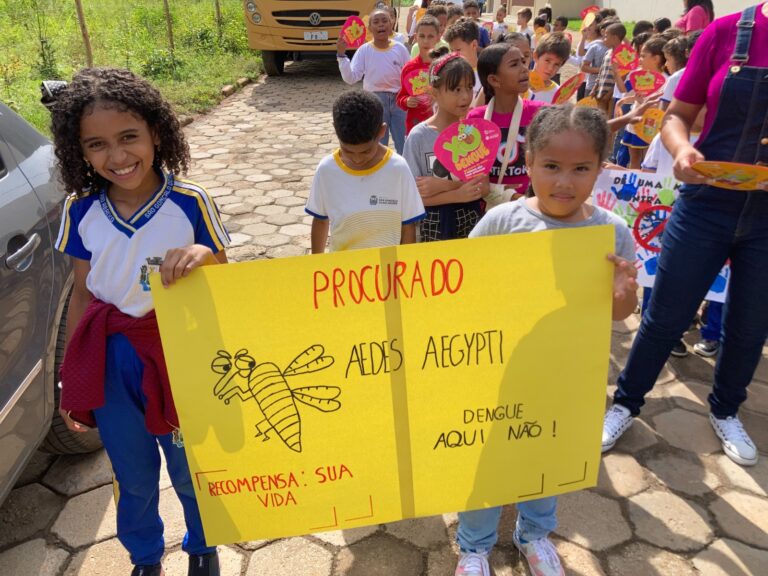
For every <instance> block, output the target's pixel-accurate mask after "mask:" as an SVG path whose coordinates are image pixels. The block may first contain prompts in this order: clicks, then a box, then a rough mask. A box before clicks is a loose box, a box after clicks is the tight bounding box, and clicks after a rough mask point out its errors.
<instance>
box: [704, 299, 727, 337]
mask: <svg viewBox="0 0 768 576" xmlns="http://www.w3.org/2000/svg"><path fill="white" fill-rule="evenodd" d="M722 331H723V303H722V302H709V303H708V304H707V321H706V322H705V323H704V324H703V325H702V327H701V337H702V339H704V340H715V341H716V342H720V340H721V338H722Z"/></svg>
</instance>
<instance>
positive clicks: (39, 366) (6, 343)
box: [0, 103, 101, 502]
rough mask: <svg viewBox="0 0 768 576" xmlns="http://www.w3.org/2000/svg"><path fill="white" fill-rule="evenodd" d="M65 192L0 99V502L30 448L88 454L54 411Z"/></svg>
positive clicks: (96, 443) (67, 274)
mask: <svg viewBox="0 0 768 576" xmlns="http://www.w3.org/2000/svg"><path fill="white" fill-rule="evenodd" d="M64 196H65V194H64V191H63V189H62V187H61V186H60V185H59V183H58V180H57V173H56V171H55V169H54V154H53V146H52V144H51V142H50V141H49V140H48V139H47V138H45V137H44V136H43V135H41V134H40V133H39V132H38V131H37V130H35V129H34V128H32V126H30V125H29V124H28V123H27V122H25V121H24V120H22V119H21V118H20V117H19V116H18V115H16V114H15V113H14V112H13V111H11V110H10V109H9V108H8V107H7V106H5V105H4V104H2V103H0V258H2V261H0V502H2V500H3V499H4V498H5V496H6V495H7V494H8V492H9V491H10V490H11V488H12V487H13V484H14V482H15V481H16V478H17V477H18V476H19V474H20V473H21V472H22V470H23V469H24V466H25V464H26V462H27V461H28V460H29V458H30V457H31V456H32V454H33V453H34V452H35V450H37V448H38V447H42V449H43V450H46V451H48V452H54V453H61V454H65V453H66V454H74V453H81V452H91V451H93V450H96V449H98V448H99V447H100V446H101V442H100V440H99V437H98V433H97V432H95V431H91V432H88V433H83V434H79V433H74V432H70V431H69V430H67V428H66V425H65V424H64V422H63V421H62V420H61V418H60V417H59V415H58V410H57V407H58V403H59V399H58V397H59V390H58V387H57V386H56V382H58V371H59V364H60V362H61V359H62V357H63V354H64V350H63V348H64V331H65V323H66V306H67V300H68V296H69V292H70V289H71V287H72V265H71V263H70V262H69V259H68V258H66V257H64V256H63V255H62V254H60V253H58V252H57V251H56V250H55V249H54V241H55V240H56V235H57V233H58V229H59V224H60V222H61V210H62V205H63V201H64Z"/></svg>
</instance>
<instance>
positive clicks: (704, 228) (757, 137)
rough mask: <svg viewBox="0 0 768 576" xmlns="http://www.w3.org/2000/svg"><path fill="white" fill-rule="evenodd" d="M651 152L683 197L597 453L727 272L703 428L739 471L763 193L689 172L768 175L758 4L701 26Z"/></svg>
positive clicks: (762, 248)
mask: <svg viewBox="0 0 768 576" xmlns="http://www.w3.org/2000/svg"><path fill="white" fill-rule="evenodd" d="M704 106H706V108H707V112H706V118H705V122H704V130H703V132H702V134H701V137H700V138H699V139H698V140H697V142H696V144H695V146H694V145H691V143H690V131H691V126H692V125H693V124H694V122H695V120H696V117H697V116H698V114H699V112H700V111H701V110H702V108H703V107H704ZM662 140H663V141H664V145H665V146H666V147H667V149H668V150H669V151H670V153H671V154H672V156H674V158H675V165H674V172H675V176H676V178H677V179H678V180H679V181H681V182H683V185H682V186H681V187H680V195H679V197H678V199H677V201H676V202H675V208H674V210H673V211H672V214H671V216H670V217H669V219H668V220H667V221H666V226H665V227H664V230H663V240H662V244H663V248H662V250H661V254H660V255H659V260H658V272H657V275H656V283H655V285H654V287H653V295H652V296H651V302H650V305H649V306H648V310H647V311H646V313H645V315H644V316H643V320H642V323H641V325H640V330H639V331H638V334H637V338H635V341H634V343H633V345H632V351H631V352H630V354H629V358H628V359H627V363H626V366H625V368H624V370H623V371H622V373H621V374H620V375H619V378H618V382H617V384H618V389H617V391H616V394H615V395H614V397H613V400H614V404H613V406H611V408H610V409H609V410H608V412H607V414H606V416H605V421H604V424H603V451H604V452H605V451H606V450H609V449H610V448H612V447H613V445H614V444H615V443H616V441H617V440H618V438H619V437H620V436H621V435H622V433H623V432H624V431H625V430H627V429H628V428H629V426H630V425H631V424H632V420H633V416H637V415H638V414H639V413H640V408H641V407H642V405H643V403H644V397H645V395H646V394H647V393H648V392H649V391H650V390H651V389H652V388H653V386H654V384H655V382H656V378H657V377H658V375H659V373H660V372H661V369H662V368H663V366H664V363H665V362H666V360H667V357H668V356H669V353H670V351H671V350H672V347H673V346H674V345H675V344H676V343H677V342H678V340H679V339H680V337H681V336H682V334H683V332H684V331H685V330H686V328H687V327H688V326H689V325H690V323H691V318H693V316H694V314H695V313H696V309H697V308H698V306H699V303H700V302H701V300H702V299H703V298H704V295H705V294H706V293H707V291H708V289H709V287H710V286H711V285H712V282H713V281H714V280H715V279H716V278H717V276H718V273H719V271H720V269H721V268H722V266H723V264H724V263H725V262H726V261H728V260H730V263H731V274H730V285H729V287H728V296H727V300H726V304H725V312H724V318H723V325H724V336H723V338H722V344H721V346H720V354H719V356H718V358H717V364H716V366H715V373H714V386H713V389H712V393H711V394H710V395H709V398H708V400H709V408H710V415H709V420H710V423H711V424H712V427H713V428H714V431H715V433H716V434H717V436H718V438H720V441H721V443H722V446H723V450H724V452H725V454H726V455H727V456H728V457H729V458H730V459H731V460H733V461H734V462H736V463H738V464H741V465H743V466H751V465H754V464H756V463H757V459H758V452H757V447H756V446H755V444H754V442H752V440H751V439H750V437H749V435H748V434H747V431H746V430H745V429H744V426H743V425H742V423H741V421H740V420H739V415H738V412H739V408H740V406H741V405H742V403H743V402H744V400H746V398H747V386H748V385H749V384H750V382H751V380H752V377H753V375H754V373H755V369H756V368H757V365H758V363H759V362H760V358H761V357H762V354H763V345H764V344H765V341H766V338H768V298H767V297H766V295H767V294H768V184H763V185H761V188H759V189H755V190H749V191H735V190H730V189H726V188H722V187H719V186H717V183H716V182H712V181H710V180H709V179H707V178H706V177H704V176H702V175H701V174H699V173H698V172H697V171H696V170H694V169H693V167H692V166H693V165H694V164H695V163H697V162H700V161H704V160H710V161H716V162H737V163H741V164H748V165H761V166H768V3H763V4H760V5H758V6H752V7H750V8H747V9H745V10H744V11H743V12H742V13H741V14H731V15H730V16H725V17H724V18H718V19H717V20H715V21H714V22H713V23H712V24H710V25H709V26H707V28H706V29H705V30H704V32H703V33H702V34H701V37H700V38H699V40H698V41H697V42H696V46H695V47H694V49H693V52H692V53H691V58H690V60H689V61H688V66H687V67H686V69H685V73H684V74H683V77H682V79H681V80H680V84H678V86H677V90H676V91H675V97H674V99H673V100H672V103H671V104H670V105H669V108H668V109H667V115H666V116H665V118H664V127H663V129H662Z"/></svg>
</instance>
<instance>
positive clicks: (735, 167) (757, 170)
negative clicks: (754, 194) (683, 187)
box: [692, 162, 768, 190]
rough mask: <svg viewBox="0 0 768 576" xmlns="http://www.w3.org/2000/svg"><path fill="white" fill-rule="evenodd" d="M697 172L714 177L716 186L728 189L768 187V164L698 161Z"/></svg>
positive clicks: (695, 165) (694, 166) (695, 166)
mask: <svg viewBox="0 0 768 576" xmlns="http://www.w3.org/2000/svg"><path fill="white" fill-rule="evenodd" d="M692 168H693V169H694V170H696V172H699V173H700V174H704V175H705V176H708V177H709V178H712V179H713V180H714V181H715V182H714V184H713V185H714V186H717V187H718V188H727V189H728V190H758V189H760V188H762V189H763V190H765V189H766V187H768V166H753V165H752V164H739V163H737V162H696V164H694V165H693V166H692Z"/></svg>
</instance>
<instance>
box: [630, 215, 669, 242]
mask: <svg viewBox="0 0 768 576" xmlns="http://www.w3.org/2000/svg"><path fill="white" fill-rule="evenodd" d="M671 213H672V207H671V206H665V205H663V204H660V205H658V206H649V207H647V208H643V209H642V210H640V211H639V212H638V214H637V219H636V220H635V225H634V226H633V228H632V231H633V233H634V236H635V241H636V242H637V243H638V244H639V245H640V246H642V247H643V248H645V249H646V250H648V251H649V252H661V245H660V244H659V243H658V242H656V244H654V243H653V241H654V239H655V238H656V237H658V236H661V234H662V233H663V232H664V228H665V227H666V225H667V220H668V219H669V215H670V214H671Z"/></svg>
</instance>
